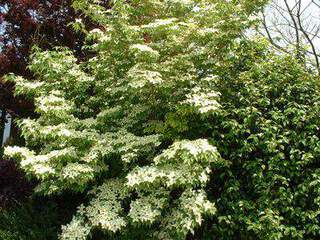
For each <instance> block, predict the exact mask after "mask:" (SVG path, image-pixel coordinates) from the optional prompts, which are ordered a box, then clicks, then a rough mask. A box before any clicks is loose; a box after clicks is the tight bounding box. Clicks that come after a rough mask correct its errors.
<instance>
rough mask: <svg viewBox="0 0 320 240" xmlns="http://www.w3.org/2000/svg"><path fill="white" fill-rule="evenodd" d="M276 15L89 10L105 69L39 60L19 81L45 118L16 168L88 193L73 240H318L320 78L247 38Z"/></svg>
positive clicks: (61, 52)
mask: <svg viewBox="0 0 320 240" xmlns="http://www.w3.org/2000/svg"><path fill="white" fill-rule="evenodd" d="M264 3H265V1H262V0H261V1H259V0H254V1H253V0H241V1H240V0H233V1H221V0H210V1H209V0H207V1H205V0H202V1H200V0H198V1H189V0H184V1H176V0H165V1H157V0H143V1H135V0H133V1H130V3H127V2H126V1H121V0H115V1H112V4H113V5H112V10H110V11H107V12H104V11H103V9H101V8H100V7H99V6H96V5H95V3H94V2H93V3H92V2H91V1H84V0H77V1H74V7H75V8H77V9H79V10H81V11H83V12H84V13H85V14H86V15H88V16H90V17H91V18H92V19H93V20H95V21H98V22H99V23H100V24H101V25H102V26H104V29H105V30H101V29H102V28H101V29H95V30H93V31H91V32H90V33H89V34H88V41H89V42H91V43H92V42H93V44H91V45H89V46H88V47H89V48H90V49H91V51H92V52H93V53H94V54H93V55H94V56H93V57H92V58H91V59H89V60H88V61H87V62H83V63H78V62H77V60H76V59H75V57H74V56H73V54H72V52H70V51H69V50H67V49H62V48H60V49H56V51H45V52H41V51H39V50H38V49H35V53H34V56H33V61H32V63H31V65H30V69H31V70H32V71H33V72H34V74H35V76H37V78H36V79H34V81H32V82H30V81H27V80H25V79H23V78H21V77H16V76H9V77H8V79H9V80H13V81H15V83H16V93H17V94H24V95H27V96H29V97H30V98H32V99H34V101H35V105H36V111H37V112H38V113H39V117H38V118H37V119H24V120H22V121H21V122H20V126H21V129H22V133H23V136H24V138H25V140H26V146H25V147H17V146H15V147H7V148H6V150H5V154H6V156H7V157H11V158H15V159H18V160H19V162H20V166H21V168H23V169H24V170H25V171H26V173H27V174H28V175H29V176H30V177H36V178H37V179H38V180H39V182H40V183H39V185H38V187H37V188H36V191H37V192H39V193H43V194H47V195H53V194H61V193H63V192H64V191H70V190H71V191H74V192H84V193H87V194H88V200H89V201H88V202H87V203H84V204H82V205H81V206H79V209H78V211H77V212H76V213H75V215H74V218H73V220H72V221H71V222H70V223H69V224H68V225H66V226H63V227H62V233H61V235H60V238H61V239H62V240H71V239H75V240H81V239H99V238H98V237H97V236H101V235H104V234H105V235H108V236H109V238H115V239H133V238H139V237H138V236H140V238H141V236H143V238H147V239H185V238H186V237H190V236H196V237H197V238H200V239H315V238H317V237H319V236H320V224H319V220H320V219H319V218H320V215H319V214H320V171H319V166H320V165H319V160H318V159H319V153H320V144H319V135H320V134H319V127H318V126H319V123H320V120H319V117H318V116H319V113H320V109H319V108H320V95H319V93H320V89H319V86H318V84H317V81H318V80H319V79H318V78H317V77H316V76H314V75H313V74H312V73H310V72H308V71H306V69H305V68H304V67H302V66H301V65H300V64H299V63H298V62H296V61H295V60H294V59H292V58H290V57H287V56H278V55H276V54H275V53H273V52H272V51H270V50H269V47H268V45H267V44H266V43H265V41H264V40H263V39H253V40H248V39H246V38H244V37H243V36H242V32H243V31H244V30H245V29H247V28H248V27H250V26H251V25H252V24H253V23H254V21H255V18H254V17H253V16H254V13H255V12H256V11H258V10H259V8H260V7H262V6H263V5H264ZM139 234H141V235H139ZM136 235H137V236H136ZM130 236H131V237H130Z"/></svg>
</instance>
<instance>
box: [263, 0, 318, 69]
mask: <svg viewBox="0 0 320 240" xmlns="http://www.w3.org/2000/svg"><path fill="white" fill-rule="evenodd" d="M262 20H263V21H262V29H261V33H262V34H263V35H264V36H266V37H267V38H268V39H269V41H270V43H271V44H272V45H273V46H274V47H275V48H276V49H278V50H279V51H281V52H286V53H288V52H291V53H293V54H294V55H295V57H296V58H297V59H299V61H300V62H302V63H304V64H307V65H308V66H310V65H311V66H313V67H314V68H316V69H317V71H318V72H319V71H320V47H319V46H320V1H319V0H273V1H272V2H271V3H270V4H269V5H268V6H267V7H266V8H265V11H264V12H263V13H262ZM319 74H320V72H319Z"/></svg>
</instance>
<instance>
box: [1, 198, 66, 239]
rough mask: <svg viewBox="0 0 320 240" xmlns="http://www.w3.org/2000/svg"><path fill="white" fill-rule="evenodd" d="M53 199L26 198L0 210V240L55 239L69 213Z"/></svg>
mask: <svg viewBox="0 0 320 240" xmlns="http://www.w3.org/2000/svg"><path fill="white" fill-rule="evenodd" d="M66 212H67V211H66V209H62V208H59V206H58V205H57V204H56V203H54V202H53V201H44V200H39V199H38V200H35V199H33V200H27V201H25V202H24V203H23V204H18V205H16V206H14V207H11V208H7V209H1V210H0V240H39V239H43V240H55V239H57V238H58V233H59V225H61V224H63V223H64V222H66V220H67V219H68V218H69V217H70V214H66Z"/></svg>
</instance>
